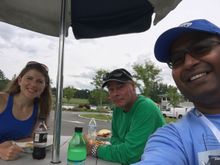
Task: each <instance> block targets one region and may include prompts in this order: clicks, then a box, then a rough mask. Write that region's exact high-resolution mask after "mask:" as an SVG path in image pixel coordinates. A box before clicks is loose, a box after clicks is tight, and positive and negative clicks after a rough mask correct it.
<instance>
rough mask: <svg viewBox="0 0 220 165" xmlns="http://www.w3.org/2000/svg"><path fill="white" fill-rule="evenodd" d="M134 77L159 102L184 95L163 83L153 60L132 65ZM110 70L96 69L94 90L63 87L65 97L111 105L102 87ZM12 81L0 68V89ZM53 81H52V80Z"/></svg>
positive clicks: (174, 101)
mask: <svg viewBox="0 0 220 165" xmlns="http://www.w3.org/2000/svg"><path fill="white" fill-rule="evenodd" d="M132 69H133V71H134V72H133V73H132V75H133V77H134V81H135V82H136V86H137V90H138V93H140V94H141V95H144V96H146V97H149V98H151V99H152V100H154V101H155V102H157V103H160V101H161V97H164V96H165V97H167V98H169V100H170V104H171V105H173V106H177V105H178V104H179V103H180V102H181V101H183V100H184V97H183V96H182V95H181V93H179V92H178V89H177V88H176V87H175V86H172V85H167V84H164V83H162V81H163V78H162V77H160V76H159V75H160V72H161V69H159V68H158V67H156V66H155V65H154V63H153V62H151V61H145V62H144V64H134V65H133V66H132ZM107 72H109V71H108V70H106V69H98V70H96V71H95V76H94V77H93V78H92V81H91V85H92V86H93V87H94V89H92V90H88V89H76V88H74V87H73V86H68V87H65V88H64V89H63V97H64V98H66V99H67V100H70V99H71V98H81V99H88V101H89V103H90V104H93V105H101V106H102V105H109V104H111V103H110V102H109V100H108V92H107V89H102V83H103V76H105V74H106V73H107ZM9 82H10V80H9V79H8V78H6V77H5V75H4V72H3V71H2V70H1V69H0V91H2V90H3V89H4V88H5V87H6V85H7V84H8V83H9ZM51 82H52V81H51ZM52 93H53V95H55V94H56V88H52Z"/></svg>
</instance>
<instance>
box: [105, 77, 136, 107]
mask: <svg viewBox="0 0 220 165" xmlns="http://www.w3.org/2000/svg"><path fill="white" fill-rule="evenodd" d="M107 88H108V91H109V98H110V100H111V101H112V102H113V103H114V104H115V105H116V106H118V107H121V108H125V107H129V106H130V105H131V104H133V101H134V97H135V96H136V94H135V87H134V84H133V83H132V82H127V83H120V82H117V81H110V82H108V85H107Z"/></svg>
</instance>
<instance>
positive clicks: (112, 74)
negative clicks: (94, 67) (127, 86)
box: [103, 69, 132, 81]
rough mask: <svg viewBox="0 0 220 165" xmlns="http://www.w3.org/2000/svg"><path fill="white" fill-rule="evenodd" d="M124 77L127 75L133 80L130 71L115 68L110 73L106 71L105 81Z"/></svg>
mask: <svg viewBox="0 0 220 165" xmlns="http://www.w3.org/2000/svg"><path fill="white" fill-rule="evenodd" d="M122 77H127V78H128V79H130V80H132V76H131V74H130V73H127V72H126V71H124V70H122V69H119V70H115V71H113V72H110V73H106V75H105V77H104V78H103V80H104V81H107V80H109V79H114V78H116V79H118V78H122Z"/></svg>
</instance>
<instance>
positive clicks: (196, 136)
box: [135, 19, 220, 165]
mask: <svg viewBox="0 0 220 165" xmlns="http://www.w3.org/2000/svg"><path fill="white" fill-rule="evenodd" d="M155 56H156V58H157V60H158V61H160V62H164V63H167V64H168V66H169V67H170V68H171V69H172V76H173V79H174V81H175V83H176V85H177V87H178V89H179V90H180V91H181V92H182V94H183V95H184V96H185V97H186V98H188V99H189V100H190V101H192V102H193V103H194V106H195V108H193V109H192V110H191V111H190V112H188V113H187V115H186V116H185V117H184V118H182V119H181V120H179V121H177V122H176V123H172V124H169V125H166V126H165V127H163V128H160V129H158V130H157V131H156V132H155V133H154V134H153V135H152V136H151V137H150V139H149V141H148V143H147V144H146V146H145V151H144V154H143V155H142V160H141V161H140V162H138V163H136V164H135V165H208V164H209V165H219V164H220V28H219V27H217V26H216V25H214V24H212V23H211V22H209V21H207V20H203V19H199V20H193V21H190V22H187V23H184V24H181V25H180V26H179V27H175V28H172V29H169V30H167V31H166V32H164V33H163V34H162V35H161V36H160V37H159V38H158V39H157V41H156V44H155Z"/></svg>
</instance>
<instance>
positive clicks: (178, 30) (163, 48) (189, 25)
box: [154, 19, 220, 63]
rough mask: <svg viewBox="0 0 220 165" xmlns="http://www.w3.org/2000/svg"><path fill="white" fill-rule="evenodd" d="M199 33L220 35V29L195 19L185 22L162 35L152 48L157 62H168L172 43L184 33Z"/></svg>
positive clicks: (207, 22)
mask: <svg viewBox="0 0 220 165" xmlns="http://www.w3.org/2000/svg"><path fill="white" fill-rule="evenodd" d="M192 31H200V32H207V33H212V34H216V35H220V28H219V27H218V26H216V25H214V24H213V23H211V22H209V21H207V20H205V19H197V20H192V21H189V22H185V23H183V24H181V25H179V26H178V27H174V28H172V29H169V30H167V31H165V32H164V33H162V34H161V35H160V36H159V38H158V39H157V41H156V43H155V46H154V54H155V57H156V59H157V60H158V61H160V62H164V63H166V62H168V61H169V58H170V47H171V45H172V44H173V42H174V41H175V40H176V39H177V38H178V37H180V36H181V35H182V34H184V33H186V32H192Z"/></svg>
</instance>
